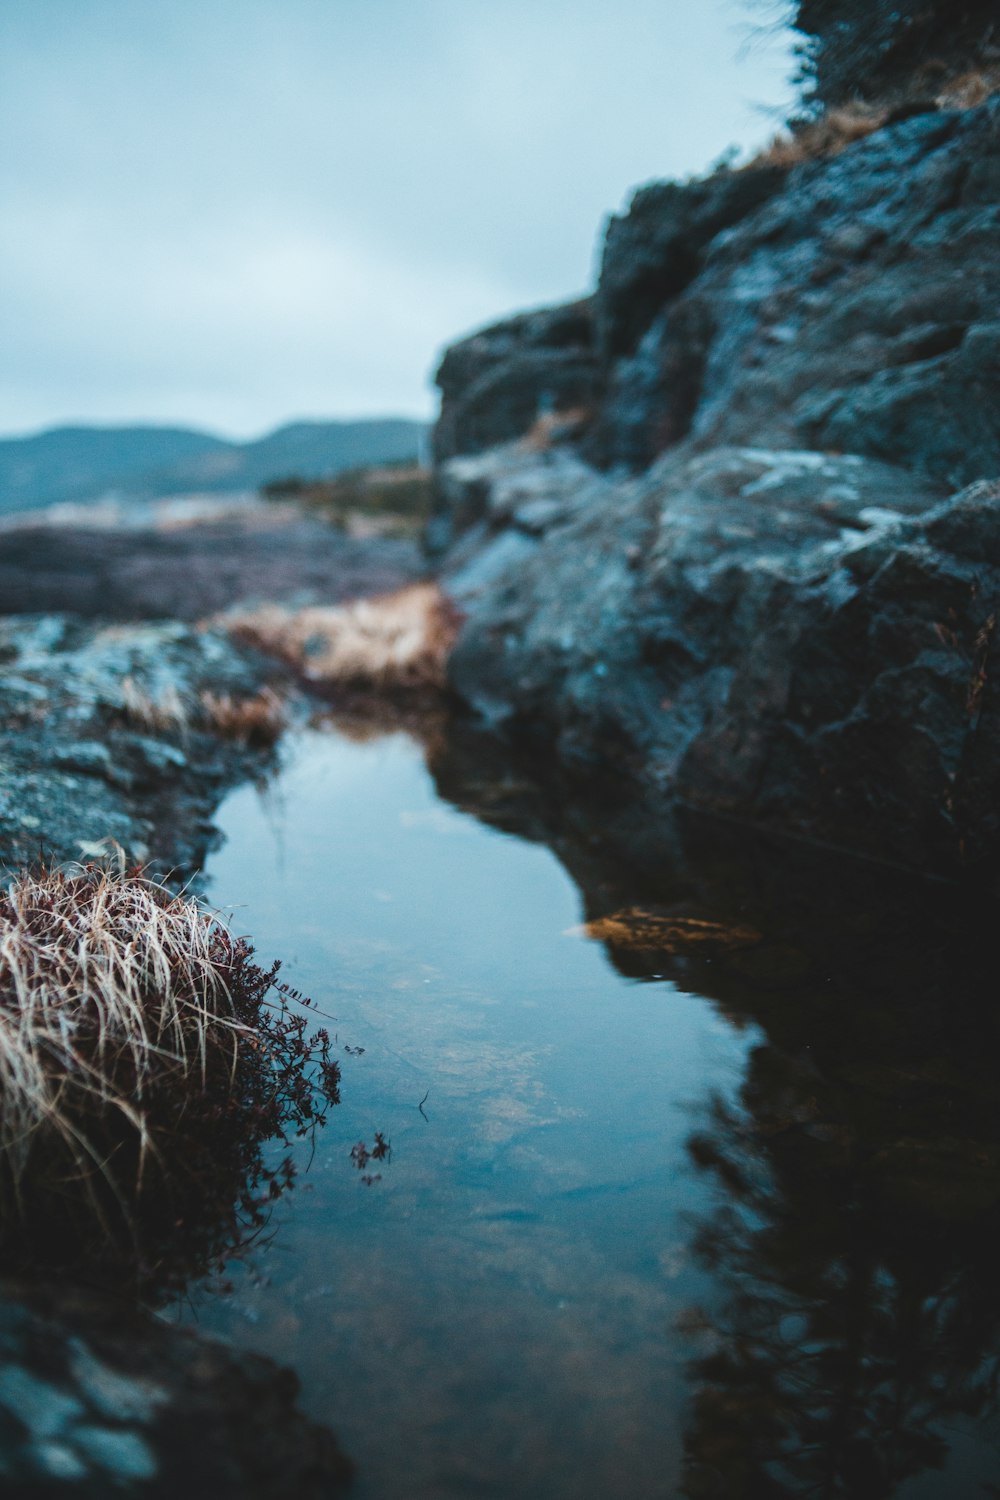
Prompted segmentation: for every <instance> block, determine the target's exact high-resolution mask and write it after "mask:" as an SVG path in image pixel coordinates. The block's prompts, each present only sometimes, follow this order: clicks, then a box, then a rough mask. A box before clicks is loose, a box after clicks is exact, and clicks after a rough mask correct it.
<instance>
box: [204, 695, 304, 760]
mask: <svg viewBox="0 0 1000 1500" xmlns="http://www.w3.org/2000/svg"><path fill="white" fill-rule="evenodd" d="M200 701H201V706H202V709H203V710H204V715H205V720H206V722H207V725H208V727H209V728H210V729H211V730H213V732H214V733H215V734H217V735H219V736H220V737H221V738H222V739H224V740H235V741H236V742H237V744H240V745H253V746H258V747H265V746H268V745H274V744H276V743H277V741H278V740H279V739H280V738H281V736H282V735H283V734H284V732H285V730H286V729H287V728H288V713H287V710H286V708H285V704H284V701H283V700H282V699H281V698H280V697H279V696H278V694H277V693H276V692H274V690H273V689H272V688H262V689H261V691H260V692H259V693H255V694H254V696H253V697H251V698H233V697H231V696H230V695H229V694H228V693H208V692H204V693H202V694H201V700H200Z"/></svg>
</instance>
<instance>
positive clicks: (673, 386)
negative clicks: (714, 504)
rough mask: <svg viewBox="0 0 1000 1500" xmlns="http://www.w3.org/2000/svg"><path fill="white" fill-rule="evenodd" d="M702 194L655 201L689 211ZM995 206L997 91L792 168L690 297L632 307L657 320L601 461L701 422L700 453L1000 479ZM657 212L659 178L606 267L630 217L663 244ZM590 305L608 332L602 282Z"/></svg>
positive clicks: (999, 133) (729, 237)
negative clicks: (848, 460) (740, 446)
mask: <svg viewBox="0 0 1000 1500" xmlns="http://www.w3.org/2000/svg"><path fill="white" fill-rule="evenodd" d="M730 175H731V176H733V177H734V178H735V180H736V181H739V180H740V179H741V178H742V177H743V176H744V175H746V176H748V177H749V178H751V180H752V179H753V178H754V177H756V176H758V175H759V174H757V173H753V172H749V173H746V174H743V173H739V172H738V173H735V174H730ZM710 180H711V179H710ZM773 180H774V179H773V176H768V179H767V181H768V182H769V183H773ZM691 191H692V189H683V188H682V189H678V190H677V195H678V198H679V199H680V201H677V200H675V199H671V198H670V197H665V198H663V199H662V200H661V205H660V206H661V213H662V214H663V215H666V216H667V217H668V218H669V219H671V220H673V219H677V218H683V214H682V212H680V209H681V203H682V202H683V197H682V195H685V194H687V193H689V192H691ZM998 200H1000V99H997V100H995V101H993V103H992V104H989V105H986V106H984V107H983V108H982V109H979V110H970V111H966V112H961V111H951V112H931V113H926V114H921V115H919V116H916V117H914V118H912V119H908V120H903V121H900V122H899V123H897V124H896V125H893V126H888V127H886V128H885V129H883V130H879V131H876V132H874V133H873V134H872V135H870V136H869V137H868V138H867V139H866V140H863V141H859V142H857V143H856V144H854V145H853V146H851V147H850V148H849V149H847V150H845V151H844V152H842V153H841V154H840V155H839V156H838V157H836V158H835V159H834V160H830V161H814V162H808V163H805V164H803V165H802V166H799V167H797V168H795V169H794V170H793V171H792V172H791V173H790V174H789V175H788V177H787V179H786V181H785V184H784V186H783V188H782V190H781V191H780V192H772V194H771V196H770V197H769V198H768V201H767V202H765V203H764V204H762V205H760V206H757V207H755V208H754V209H753V211H752V212H749V213H747V214H744V215H743V216H742V217H741V218H740V220H739V222H738V223H734V224H732V225H731V227H730V228H729V229H728V231H724V232H721V233H719V234H716V235H715V236H714V238H713V239H712V240H711V242H710V243H709V244H708V245H707V246H704V247H703V248H701V249H700V251H699V254H700V256H701V259H702V266H701V269H700V271H699V273H698V274H697V275H696V276H694V277H693V278H691V279H690V280H689V281H688V283H687V285H686V286H685V287H684V289H683V290H682V291H681V292H680V293H679V294H678V295H676V296H672V297H670V298H668V299H666V300H664V301H663V302H662V303H661V304H660V305H659V306H658V307H657V308H656V309H655V311H654V312H653V314H652V316H650V314H649V307H648V304H647V303H646V301H645V300H644V299H640V300H639V301H638V303H637V305H636V311H637V314H638V312H639V311H641V312H642V314H643V317H644V319H648V321H646V322H645V326H644V327H642V329H641V331H639V330H636V329H634V328H633V329H632V330H631V339H632V342H633V344H634V348H633V350H632V351H631V352H628V353H623V354H622V355H621V357H619V358H617V359H614V360H613V361H612V362H611V363H610V364H609V366H608V372H607V389H606V395H605V398H604V401H603V403H602V406H601V415H600V421H599V424H598V431H597V435H596V438H595V441H594V442H593V443H592V445H591V449H590V452H591V456H592V457H593V458H595V459H596V460H597V461H598V462H600V463H601V464H603V465H605V466H606V465H608V464H618V463H624V464H627V465H629V466H630V467H633V468H639V467H644V466H645V465H647V464H648V463H650V462H651V461H652V460H653V459H654V458H655V457H656V455H657V454H658V453H659V452H661V451H663V449H664V448H666V447H667V446H670V445H671V444H672V443H674V442H676V441H678V440H679V439H681V438H683V437H685V436H687V435H688V434H690V436H691V439H692V440H693V441H694V442H695V443H696V444H697V445H698V446H699V447H701V448H706V447H709V446H712V445H715V444H718V443H746V442H753V443H763V444H766V445H768V446H771V447H774V446H779V445H780V446H794V447H799V446H802V447H810V448H824V449H835V450H839V451H842V452H850V453H862V454H867V455H871V456H873V457H877V458H882V459H886V460H888V461H890V462H893V463H901V464H906V465H907V466H909V467H913V468H917V469H919V470H921V471H922V472H924V473H926V474H930V475H934V476H936V477H940V478H942V479H945V480H946V481H948V482H951V483H953V484H954V485H956V486H957V485H960V484H964V483H968V482H970V481H971V480H973V479H976V478H979V477H981V476H982V475H983V474H991V473H997V472H1000V408H998V405H997V402H996V399H995V391H996V389H997V384H998V381H1000V323H998V321H997V316H996V305H995V295H994V288H995V283H996V273H997V266H998V264H1000V220H998V217H997V203H998ZM649 215H650V208H649V205H648V190H647V193H646V194H642V193H641V194H638V195H637V197H636V199H635V200H634V201H633V206H632V209H631V210H630V212H629V215H628V216H627V217H626V220H625V221H624V224H623V225H622V226H621V227H620V228H619V227H617V226H616V224H615V221H612V226H611V231H610V232H609V236H608V241H607V248H606V254H605V259H606V262H607V261H609V260H610V262H611V265H612V267H613V266H614V262H615V256H616V250H615V247H616V243H617V241H618V240H620V239H621V238H622V236H624V235H625V234H626V231H627V230H628V226H629V222H630V221H631V220H632V219H633V217H635V218H636V219H637V221H638V222H637V223H636V225H635V226H634V229H632V230H631V231H630V232H631V233H632V234H634V235H640V236H641V237H642V238H643V239H644V241H645V243H646V244H647V246H648V247H649V250H650V253H652V252H653V249H654V247H655V245H656V244H658V243H661V242H664V241H665V240H666V239H667V236H668V226H664V225H663V224H662V223H659V224H655V223H654V224H651V225H650V226H649V227H648V229H647V230H646V232H645V234H644V235H643V234H642V225H643V221H644V220H645V219H647V218H648V217H649ZM678 232H679V231H678ZM683 243H684V244H685V245H686V247H687V248H686V251H685V253H687V254H691V253H692V251H691V247H690V241H689V240H688V241H684V242H683ZM676 254H677V252H676V251H674V250H673V249H672V250H671V252H670V256H669V257H668V259H672V258H673V256H674V255H676ZM604 279H605V273H604V272H602V278H601V283H602V285H603V283H604ZM613 284H614V283H613V281H612V285H613ZM597 302H598V308H599V312H598V323H599V326H600V325H601V323H602V318H603V319H604V320H605V321H607V320H609V319H610V317H611V314H610V313H609V314H603V313H602V312H601V311H600V308H601V304H602V292H601V287H600V286H599V289H598V298H597ZM619 322H620V319H619ZM624 342H625V341H624V340H621V341H620V344H619V347H624ZM612 347H613V346H612Z"/></svg>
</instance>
